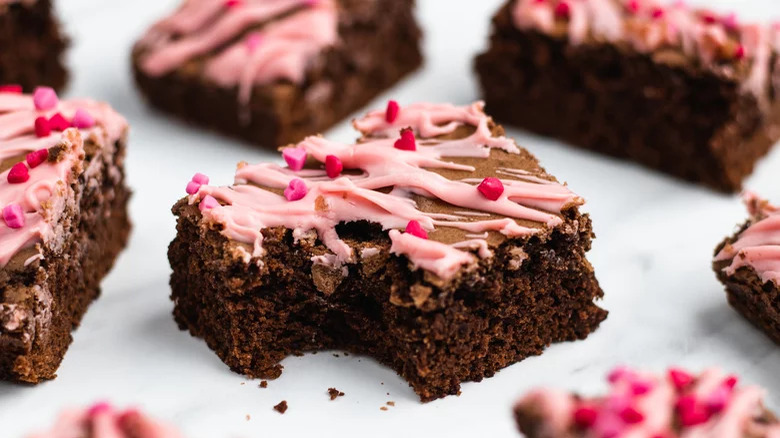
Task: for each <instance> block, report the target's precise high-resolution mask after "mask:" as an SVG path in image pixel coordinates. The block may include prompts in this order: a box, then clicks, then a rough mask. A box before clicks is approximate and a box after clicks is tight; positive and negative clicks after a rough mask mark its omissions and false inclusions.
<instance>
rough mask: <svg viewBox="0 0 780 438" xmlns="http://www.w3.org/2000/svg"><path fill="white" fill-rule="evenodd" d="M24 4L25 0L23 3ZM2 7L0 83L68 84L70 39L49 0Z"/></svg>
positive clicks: (29, 85) (60, 86)
mask: <svg viewBox="0 0 780 438" xmlns="http://www.w3.org/2000/svg"><path fill="white" fill-rule="evenodd" d="M23 3H24V2H23ZM3 8H4V7H3V6H0V85H2V84H19V85H21V86H22V88H24V90H25V91H26V92H32V90H33V89H34V88H35V87H37V86H39V85H48V86H50V87H52V88H54V89H56V90H61V89H63V88H64V87H65V84H66V83H67V80H68V73H67V71H66V69H65V66H64V65H63V59H62V58H63V56H64V52H65V49H66V48H67V46H68V40H67V38H66V37H64V36H63V35H62V33H61V32H60V27H59V23H58V22H57V20H56V18H55V17H54V15H53V12H52V5H51V1H50V0H38V1H36V2H34V3H33V4H31V5H23V4H13V5H9V6H5V8H7V10H6V11H5V12H3V11H2V9H3Z"/></svg>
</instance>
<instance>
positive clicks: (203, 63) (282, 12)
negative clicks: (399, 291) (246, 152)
mask: <svg viewBox="0 0 780 438" xmlns="http://www.w3.org/2000/svg"><path fill="white" fill-rule="evenodd" d="M413 9H414V1H413V0H239V1H233V0H230V1H224V0H214V1H212V2H202V1H194V0H185V1H184V2H183V3H182V5H181V7H180V8H179V10H178V11H176V12H175V13H174V14H173V15H171V16H169V17H167V18H165V19H163V20H162V21H160V22H158V23H157V24H155V25H154V26H153V27H152V28H151V29H150V30H149V32H148V33H147V34H146V35H145V36H144V37H143V38H142V39H141V40H140V41H139V42H138V44H137V45H136V46H135V50H134V51H133V65H134V70H135V77H136V80H137V82H138V86H139V87H140V89H141V91H142V92H143V93H144V94H145V95H146V97H147V98H148V100H149V102H150V103H151V104H152V105H154V106H156V107H158V108H160V109H162V110H163V111H166V112H170V113H172V114H175V115H177V116H180V117H182V118H184V119H187V120H190V121H192V122H194V124H196V125H197V126H205V127H209V128H213V129H215V130H218V131H220V132H222V133H224V134H228V135H231V136H234V137H239V138H242V139H244V140H247V141H250V142H253V143H256V144H258V145H262V146H265V147H270V148H275V147H277V146H278V145H283V144H287V143H292V142H296V141H299V140H301V139H303V138H304V137H305V136H307V135H312V134H316V133H318V132H322V131H324V130H326V129H328V128H330V127H331V126H333V125H334V124H336V123H337V122H339V121H341V120H342V119H344V118H345V117H347V116H348V115H349V114H351V113H353V112H354V111H356V110H358V109H360V108H361V107H363V106H364V105H366V104H367V103H368V102H369V101H370V100H371V99H373V98H374V97H376V96H377V95H378V94H380V93H382V92H384V91H385V90H387V89H388V88H389V87H391V86H392V85H393V84H395V83H396V82H398V81H399V80H401V78H403V77H404V76H405V75H407V74H408V73H410V72H412V71H414V70H415V69H417V68H418V67H419V66H420V65H421V63H422V55H421V53H420V37H421V34H420V30H419V28H418V27H417V23H416V21H415V18H414V15H413Z"/></svg>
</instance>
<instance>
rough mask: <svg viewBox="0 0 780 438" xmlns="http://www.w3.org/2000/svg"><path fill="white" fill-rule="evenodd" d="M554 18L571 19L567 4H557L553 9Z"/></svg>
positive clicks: (569, 8) (569, 7)
mask: <svg viewBox="0 0 780 438" xmlns="http://www.w3.org/2000/svg"><path fill="white" fill-rule="evenodd" d="M555 16H556V17H558V18H563V19H567V18H569V17H571V6H570V5H569V4H568V3H567V2H560V3H558V6H556V7H555Z"/></svg>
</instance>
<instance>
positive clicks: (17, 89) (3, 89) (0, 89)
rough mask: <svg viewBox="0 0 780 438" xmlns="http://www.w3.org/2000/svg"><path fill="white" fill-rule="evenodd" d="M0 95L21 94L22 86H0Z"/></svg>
mask: <svg viewBox="0 0 780 438" xmlns="http://www.w3.org/2000/svg"><path fill="white" fill-rule="evenodd" d="M0 93H9V94H22V86H21V85H18V84H5V85H0Z"/></svg>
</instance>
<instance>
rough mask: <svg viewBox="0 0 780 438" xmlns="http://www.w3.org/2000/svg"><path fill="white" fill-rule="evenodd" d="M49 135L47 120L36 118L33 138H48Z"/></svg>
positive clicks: (49, 128)
mask: <svg viewBox="0 0 780 438" xmlns="http://www.w3.org/2000/svg"><path fill="white" fill-rule="evenodd" d="M50 134H51V126H50V125H49V119H47V118H46V117H43V116H41V117H37V118H36V119H35V136H36V137H38V138H43V137H48V136H49V135H50Z"/></svg>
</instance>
